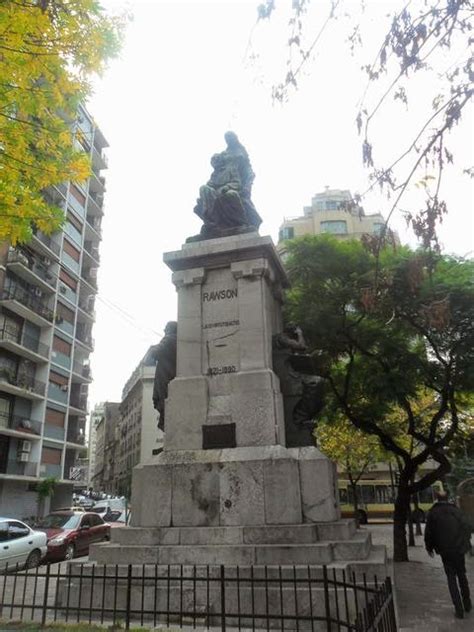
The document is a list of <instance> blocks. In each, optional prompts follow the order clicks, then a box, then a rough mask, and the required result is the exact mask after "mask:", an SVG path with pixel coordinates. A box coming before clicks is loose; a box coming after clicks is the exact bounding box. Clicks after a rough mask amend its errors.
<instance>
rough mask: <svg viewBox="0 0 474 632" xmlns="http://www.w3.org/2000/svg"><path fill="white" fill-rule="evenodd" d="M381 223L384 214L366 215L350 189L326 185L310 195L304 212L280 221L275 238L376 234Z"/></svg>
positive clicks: (383, 220) (281, 239)
mask: <svg viewBox="0 0 474 632" xmlns="http://www.w3.org/2000/svg"><path fill="white" fill-rule="evenodd" d="M384 225H385V219H384V218H383V216H382V215H381V214H380V213H374V214H373V215H366V214H365V211H364V209H363V208H362V207H361V206H359V205H358V204H356V203H355V202H354V200H353V197H352V195H351V192H350V191H348V190H342V189H329V188H326V190H325V191H324V192H322V193H317V194H316V195H315V196H314V197H313V199H312V200H311V206H306V207H305V208H304V210H303V215H300V216H297V217H288V218H285V219H284V220H283V224H282V225H281V227H280V231H279V235H278V241H279V242H280V243H281V242H283V241H285V240H286V239H293V238H294V237H301V236H303V235H321V234H323V233H329V234H331V235H334V236H335V237H338V238H340V239H360V238H361V237H362V235H366V234H369V235H374V234H379V233H380V231H381V230H382V229H383V227H384ZM281 249H282V248H281V246H279V250H280V251H281Z"/></svg>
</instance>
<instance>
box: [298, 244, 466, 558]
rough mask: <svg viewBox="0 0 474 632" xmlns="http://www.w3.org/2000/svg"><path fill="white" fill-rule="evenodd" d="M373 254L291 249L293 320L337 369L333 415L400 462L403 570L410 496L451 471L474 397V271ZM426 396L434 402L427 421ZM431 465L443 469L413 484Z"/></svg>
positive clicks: (427, 257)
mask: <svg viewBox="0 0 474 632" xmlns="http://www.w3.org/2000/svg"><path fill="white" fill-rule="evenodd" d="M368 246H369V247H367V244H363V243H361V242H357V241H341V242H338V241H337V240H336V239H334V238H331V237H330V236H327V235H325V236H322V237H321V236H320V237H314V236H308V237H303V238H300V239H295V240H293V241H290V242H288V253H289V257H288V260H287V268H288V271H289V276H290V281H291V282H292V289H291V290H290V291H289V293H288V297H287V298H288V301H287V318H288V319H291V320H292V321H293V322H298V323H299V324H300V325H301V326H302V328H303V330H304V331H305V337H306V338H307V340H308V341H309V343H310V345H311V348H312V349H313V352H314V353H315V354H318V355H319V356H320V361H321V363H322V365H326V366H328V367H329V368H328V370H327V373H326V377H327V381H328V385H329V391H330V398H329V401H328V405H327V411H326V414H327V416H328V417H329V416H331V415H336V414H337V415H339V414H341V413H342V414H344V416H345V417H346V418H347V419H348V420H349V421H350V422H351V423H352V424H353V425H354V426H355V427H356V428H358V429H359V430H362V431H363V432H365V433H367V434H369V435H373V436H376V437H378V439H379V441H380V443H381V444H382V446H383V448H384V449H385V450H387V451H388V452H390V453H392V454H393V455H395V457H396V458H397V459H398V460H399V463H400V476H399V483H398V488H397V498H396V501H395V513H394V559H395V560H396V561H405V560H407V559H408V553H407V546H406V533H405V529H406V522H407V517H408V514H409V503H410V497H411V496H412V495H413V494H415V493H417V492H419V491H421V490H423V489H425V488H426V487H428V486H430V485H431V484H432V483H433V482H434V481H436V480H438V479H439V478H441V477H443V476H444V475H445V474H446V473H447V472H449V469H450V463H449V459H448V457H447V456H446V448H447V447H448V446H449V445H450V443H451V442H452V441H453V439H454V438H455V437H456V435H457V433H458V432H459V426H460V423H461V421H460V411H462V398H463V396H464V394H465V393H472V391H473V390H474V287H473V284H472V278H473V271H474V262H471V261H464V260H461V259H456V258H453V257H447V256H441V255H440V254H435V253H433V252H432V251H424V250H420V251H416V252H413V251H410V250H409V249H408V248H400V249H397V250H395V249H392V248H386V249H383V250H381V251H377V252H375V251H374V250H373V249H371V248H370V243H369V244H368ZM420 391H424V392H425V393H427V394H428V395H429V396H430V399H431V402H432V405H431V406H430V407H429V408H428V409H426V410H425V409H423V411H422V412H421V411H420V409H419V407H418V402H419V398H420ZM394 413H397V414H398V416H399V418H398V419H397V415H395V414H394ZM401 430H402V432H401ZM400 437H402V439H401V438H400ZM406 437H408V438H409V439H411V440H412V441H413V442H414V443H416V445H417V446H418V447H417V449H416V451H415V453H413V452H412V451H411V450H410V449H409V448H407V446H406ZM429 459H431V460H433V461H434V462H435V463H436V464H437V466H436V468H435V469H434V470H433V471H430V472H428V473H424V474H423V475H422V476H421V478H419V479H418V480H415V478H416V474H417V471H418V469H419V468H420V466H421V465H422V464H424V463H426V461H427V460H429Z"/></svg>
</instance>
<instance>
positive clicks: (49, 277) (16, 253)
mask: <svg viewBox="0 0 474 632" xmlns="http://www.w3.org/2000/svg"><path fill="white" fill-rule="evenodd" d="M7 263H20V264H21V265H23V266H25V267H26V268H28V270H30V271H31V272H33V273H34V274H36V275H37V276H39V278H40V279H42V280H43V281H44V282H45V283H47V284H48V285H49V286H50V287H51V288H54V286H55V278H54V275H53V274H52V273H50V272H49V270H48V268H47V266H45V265H43V264H41V263H39V262H38V261H35V259H34V257H31V256H28V255H26V254H25V253H24V252H22V251H20V250H10V252H9V253H8V259H7Z"/></svg>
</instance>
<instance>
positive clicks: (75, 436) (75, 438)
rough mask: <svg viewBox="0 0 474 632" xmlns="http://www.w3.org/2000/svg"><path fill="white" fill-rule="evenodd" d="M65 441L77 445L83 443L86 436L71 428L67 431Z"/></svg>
mask: <svg viewBox="0 0 474 632" xmlns="http://www.w3.org/2000/svg"><path fill="white" fill-rule="evenodd" d="M66 441H69V443H77V445H85V443H86V437H85V435H84V434H83V433H81V432H78V431H77V429H75V428H74V429H73V430H71V431H69V429H68V431H67V437H66Z"/></svg>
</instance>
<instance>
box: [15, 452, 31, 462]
mask: <svg viewBox="0 0 474 632" xmlns="http://www.w3.org/2000/svg"><path fill="white" fill-rule="evenodd" d="M29 460H30V455H29V454H28V452H18V454H17V461H18V462H19V463H28V461H29Z"/></svg>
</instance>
